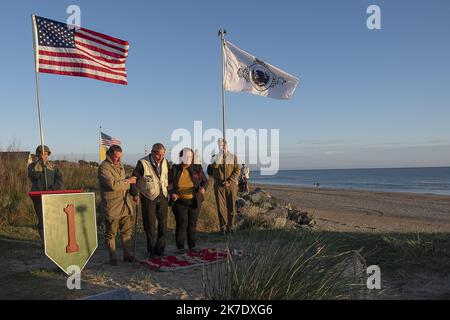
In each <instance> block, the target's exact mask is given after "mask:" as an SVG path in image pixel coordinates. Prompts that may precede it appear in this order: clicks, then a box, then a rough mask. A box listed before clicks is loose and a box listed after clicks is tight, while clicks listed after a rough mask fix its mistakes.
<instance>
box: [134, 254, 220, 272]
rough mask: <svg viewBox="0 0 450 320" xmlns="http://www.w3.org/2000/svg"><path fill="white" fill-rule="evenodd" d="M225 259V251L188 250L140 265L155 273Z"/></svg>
mask: <svg viewBox="0 0 450 320" xmlns="http://www.w3.org/2000/svg"><path fill="white" fill-rule="evenodd" d="M227 258H228V252H227V251H226V250H218V249H203V250H201V251H199V252H194V251H190V250H189V251H188V252H187V253H185V254H181V255H176V256H165V257H160V258H153V259H149V260H144V261H142V263H144V264H146V265H148V266H149V268H150V269H152V270H155V271H174V270H180V269H187V268H192V267H195V266H201V265H205V264H211V263H216V262H219V261H225V260H226V259H227Z"/></svg>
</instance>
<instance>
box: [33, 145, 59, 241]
mask: <svg viewBox="0 0 450 320" xmlns="http://www.w3.org/2000/svg"><path fill="white" fill-rule="evenodd" d="M50 155H51V151H50V148H49V147H47V146H44V150H42V146H38V147H37V148H36V157H37V160H36V161H34V162H33V163H31V164H30V165H29V166H28V178H29V179H30V181H31V191H49V190H53V191H54V190H61V189H63V187H64V185H63V184H64V182H63V176H62V174H61V171H60V170H59V168H58V167H57V166H56V165H55V164H53V163H51V162H50V161H49V156H50ZM33 206H34V211H35V212H36V216H37V218H38V231H39V237H40V238H41V242H42V244H43V243H44V229H43V228H44V222H43V221H42V199H41V197H33Z"/></svg>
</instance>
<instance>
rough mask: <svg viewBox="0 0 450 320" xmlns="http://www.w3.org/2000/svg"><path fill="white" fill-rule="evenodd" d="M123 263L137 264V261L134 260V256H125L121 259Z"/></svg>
mask: <svg viewBox="0 0 450 320" xmlns="http://www.w3.org/2000/svg"><path fill="white" fill-rule="evenodd" d="M123 261H124V262H139V260H138V259H136V258H135V257H134V256H132V255H131V256H125V257H123Z"/></svg>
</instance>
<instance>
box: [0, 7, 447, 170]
mask: <svg viewBox="0 0 450 320" xmlns="http://www.w3.org/2000/svg"><path fill="white" fill-rule="evenodd" d="M372 4H375V5H378V6H379V7H380V9H381V30H369V29H368V28H367V26H366V20H367V18H368V17H369V14H367V12H366V10H367V8H368V6H369V5H372ZM69 5H78V6H79V7H80V9H81V25H82V27H85V28H88V29H92V30H95V31H98V32H102V33H106V34H108V35H111V36H114V37H117V38H120V39H124V40H127V41H129V43H130V50H129V57H128V60H127V75H128V85H127V86H121V85H115V84H111V83H107V82H102V81H97V80H92V79H87V78H77V77H67V76H58V75H49V74H40V75H39V81H40V93H41V108H42V118H43V127H44V140H45V143H46V144H47V145H49V146H50V147H51V149H52V151H53V157H54V158H55V157H59V158H66V159H69V160H71V159H80V158H81V159H85V160H96V159H97V158H98V141H99V126H102V130H103V131H104V132H105V133H107V134H109V135H111V136H113V137H116V138H119V139H120V140H121V141H122V147H123V148H124V160H125V162H128V163H130V164H134V162H135V161H136V160H137V159H138V158H139V157H141V156H143V155H144V148H145V145H147V146H151V145H152V144H153V143H155V142H162V143H164V144H165V145H166V146H167V147H168V148H171V147H172V146H174V145H175V144H177V142H174V141H171V134H172V132H173V131H174V130H175V129H177V128H186V129H188V130H190V131H193V127H194V121H196V120H198V121H202V125H203V128H204V129H207V128H218V129H220V128H221V60H220V59H221V58H220V42H219V38H218V37H217V31H218V30H219V29H220V28H225V29H226V30H227V35H226V37H227V40H229V41H231V42H233V43H234V44H235V45H237V46H239V47H240V48H242V49H243V50H245V51H247V52H249V53H251V54H253V55H255V56H257V57H258V58H259V59H262V60H264V61H266V62H269V63H270V64H272V65H275V66H277V67H278V68H280V69H282V70H284V71H286V72H288V73H290V74H292V75H295V76H297V77H298V78H299V79H300V83H299V85H298V87H297V89H296V91H295V94H294V96H293V98H292V99H291V100H288V101H285V100H275V99H268V98H264V97H259V96H255V95H250V94H244V93H232V92H226V93H225V104H226V125H227V128H235V129H238V128H242V129H244V130H247V129H251V128H254V129H268V130H270V129H279V135H280V167H281V169H321V168H372V167H410V166H450V125H449V120H450V59H449V57H450V2H449V1H447V0H442V1H440V0H433V1H422V0H419V1H401V0H399V1H378V0H372V1H362V0H342V1H331V0H329V1H324V0H318V1H294V0H292V1H283V0H282V1H263V0H261V1H242V0H241V1H235V0H228V1H206V0H204V1H203V0H199V1H171V0H168V1H132V0H130V1H128V2H123V1H20V0H18V1H2V2H1V3H0V15H1V19H0V23H1V28H0V36H1V39H2V50H1V51H0V55H1V59H0V66H1V68H0V70H1V74H2V77H1V78H0V111H1V116H0V117H1V123H0V148H2V149H5V148H7V147H8V146H11V145H16V146H17V148H19V149H21V150H31V151H32V150H34V149H35V148H36V146H37V145H38V144H39V127H38V119H37V108H36V85H35V74H34V56H33V45H32V33H31V19H30V15H31V14H33V13H34V14H36V15H39V16H43V17H46V18H49V19H53V20H57V21H61V22H65V21H66V19H67V18H68V16H69V14H67V13H66V9H67V7H68V6H69Z"/></svg>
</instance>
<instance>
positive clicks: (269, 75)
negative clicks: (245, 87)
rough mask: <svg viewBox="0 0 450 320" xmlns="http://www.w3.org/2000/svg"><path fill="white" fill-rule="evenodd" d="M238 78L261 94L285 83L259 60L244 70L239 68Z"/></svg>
mask: <svg viewBox="0 0 450 320" xmlns="http://www.w3.org/2000/svg"><path fill="white" fill-rule="evenodd" d="M238 76H239V78H244V79H245V80H246V81H247V82H249V83H251V84H252V86H253V87H254V88H255V89H256V90H258V91H261V92H262V91H266V90H269V89H270V88H273V87H275V86H277V85H283V84H285V83H286V80H285V79H284V78H283V77H280V76H277V75H276V74H275V73H274V72H273V71H272V70H270V68H269V66H268V65H267V64H266V63H264V62H263V61H261V60H259V59H255V60H254V61H253V63H252V64H251V65H249V66H246V67H245V68H239V70H238Z"/></svg>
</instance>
